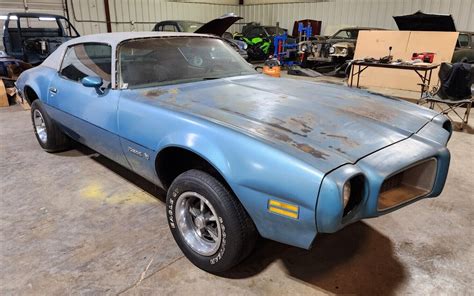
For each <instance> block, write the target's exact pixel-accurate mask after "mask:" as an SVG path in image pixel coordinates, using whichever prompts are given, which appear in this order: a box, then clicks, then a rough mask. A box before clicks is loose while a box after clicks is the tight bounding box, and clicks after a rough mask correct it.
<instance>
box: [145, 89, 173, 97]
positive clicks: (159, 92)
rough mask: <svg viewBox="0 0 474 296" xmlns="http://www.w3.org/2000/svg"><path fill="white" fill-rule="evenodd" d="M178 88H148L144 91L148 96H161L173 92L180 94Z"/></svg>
mask: <svg viewBox="0 0 474 296" xmlns="http://www.w3.org/2000/svg"><path fill="white" fill-rule="evenodd" d="M178 92H179V91H178V89H177V88H172V89H169V90H164V89H160V88H157V89H152V90H147V91H144V92H143V95H144V96H146V97H159V96H161V95H164V94H171V95H176V94H178Z"/></svg>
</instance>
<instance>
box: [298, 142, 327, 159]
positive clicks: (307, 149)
mask: <svg viewBox="0 0 474 296" xmlns="http://www.w3.org/2000/svg"><path fill="white" fill-rule="evenodd" d="M292 145H293V146H295V147H296V148H298V149H299V150H301V151H303V152H305V153H309V154H311V155H312V156H314V157H316V158H322V159H326V156H328V154H326V153H324V152H321V151H319V150H316V149H314V148H313V147H311V146H309V145H307V144H301V143H292Z"/></svg>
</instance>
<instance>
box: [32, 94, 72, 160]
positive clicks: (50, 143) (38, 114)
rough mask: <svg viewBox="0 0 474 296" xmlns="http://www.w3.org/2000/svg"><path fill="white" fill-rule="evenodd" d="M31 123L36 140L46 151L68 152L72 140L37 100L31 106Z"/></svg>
mask: <svg viewBox="0 0 474 296" xmlns="http://www.w3.org/2000/svg"><path fill="white" fill-rule="evenodd" d="M31 121H32V123H33V130H34V132H35V135H36V139H37V140H38V143H39V144H40V146H41V148H43V149H44V150H46V151H48V152H57V151H62V150H66V149H67V148H68V147H69V146H70V139H69V138H68V137H67V136H66V135H65V134H64V133H63V132H62V131H61V130H60V129H59V127H58V126H57V124H56V123H55V122H54V121H53V120H52V119H51V118H50V117H49V115H48V113H46V110H45V108H44V106H43V103H42V102H41V101H40V100H35V101H33V103H32V104H31Z"/></svg>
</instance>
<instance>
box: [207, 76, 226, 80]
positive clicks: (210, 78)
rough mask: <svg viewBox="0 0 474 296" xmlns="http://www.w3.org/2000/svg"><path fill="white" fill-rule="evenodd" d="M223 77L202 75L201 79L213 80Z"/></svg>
mask: <svg viewBox="0 0 474 296" xmlns="http://www.w3.org/2000/svg"><path fill="white" fill-rule="evenodd" d="M219 78H223V77H203V78H202V80H214V79H219Z"/></svg>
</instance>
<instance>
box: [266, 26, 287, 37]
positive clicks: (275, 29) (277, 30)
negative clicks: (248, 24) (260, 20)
mask: <svg viewBox="0 0 474 296" xmlns="http://www.w3.org/2000/svg"><path fill="white" fill-rule="evenodd" d="M265 30H267V33H268V35H270V36H273V35H281V34H283V33H285V31H286V30H285V29H282V28H278V27H265Z"/></svg>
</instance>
